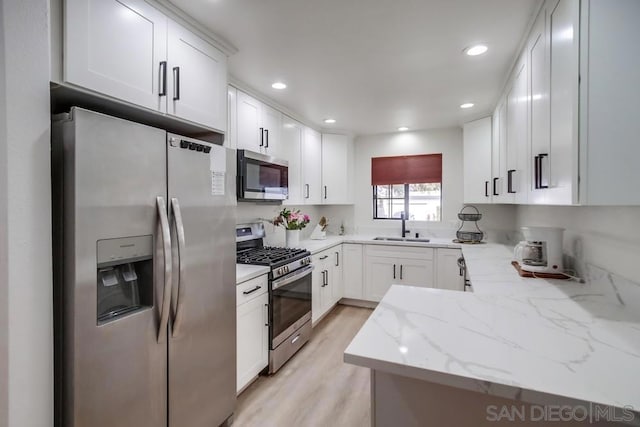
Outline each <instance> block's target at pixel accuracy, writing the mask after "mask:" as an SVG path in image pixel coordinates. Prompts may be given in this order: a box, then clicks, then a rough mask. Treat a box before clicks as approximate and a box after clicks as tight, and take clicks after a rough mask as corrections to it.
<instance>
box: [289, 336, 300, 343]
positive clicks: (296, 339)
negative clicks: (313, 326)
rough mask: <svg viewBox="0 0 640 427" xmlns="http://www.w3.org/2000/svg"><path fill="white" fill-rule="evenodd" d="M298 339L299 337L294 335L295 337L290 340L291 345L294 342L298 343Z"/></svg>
mask: <svg viewBox="0 0 640 427" xmlns="http://www.w3.org/2000/svg"><path fill="white" fill-rule="evenodd" d="M299 339H300V335H296V337H295V338H294V339H292V340H291V344H295V343H296V341H298V340H299Z"/></svg>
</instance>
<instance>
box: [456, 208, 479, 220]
mask: <svg viewBox="0 0 640 427" xmlns="http://www.w3.org/2000/svg"><path fill="white" fill-rule="evenodd" d="M467 208H471V209H474V210H475V211H476V213H466V212H465V211H464V210H465V209H467ZM458 218H459V219H460V221H480V220H481V219H482V214H481V213H480V211H478V208H476V207H475V206H473V205H466V206H465V207H463V208H462V209H461V210H460V212H458Z"/></svg>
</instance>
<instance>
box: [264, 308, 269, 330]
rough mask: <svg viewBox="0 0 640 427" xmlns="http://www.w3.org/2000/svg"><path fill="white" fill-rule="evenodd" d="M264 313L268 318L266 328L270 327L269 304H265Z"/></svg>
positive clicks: (265, 323) (265, 322)
mask: <svg viewBox="0 0 640 427" xmlns="http://www.w3.org/2000/svg"><path fill="white" fill-rule="evenodd" d="M264 309H265V310H264V312H265V313H266V317H265V319H266V320H265V321H264V326H269V304H265V305H264Z"/></svg>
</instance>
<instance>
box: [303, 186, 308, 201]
mask: <svg viewBox="0 0 640 427" xmlns="http://www.w3.org/2000/svg"><path fill="white" fill-rule="evenodd" d="M304 186H305V188H306V194H305V196H304V198H305V199H308V198H309V184H305V185H304Z"/></svg>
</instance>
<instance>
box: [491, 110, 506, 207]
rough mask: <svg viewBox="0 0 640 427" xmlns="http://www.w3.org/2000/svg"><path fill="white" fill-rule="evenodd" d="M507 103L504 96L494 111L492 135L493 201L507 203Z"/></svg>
mask: <svg viewBox="0 0 640 427" xmlns="http://www.w3.org/2000/svg"><path fill="white" fill-rule="evenodd" d="M506 125H507V104H506V101H505V99H504V98H503V99H502V100H501V101H500V102H499V103H498V107H497V108H496V110H495V112H494V113H493V125H492V127H491V128H492V132H493V133H492V135H491V185H490V191H491V197H492V201H493V203H506V202H507V197H506V185H505V184H506V174H507V138H506Z"/></svg>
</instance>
